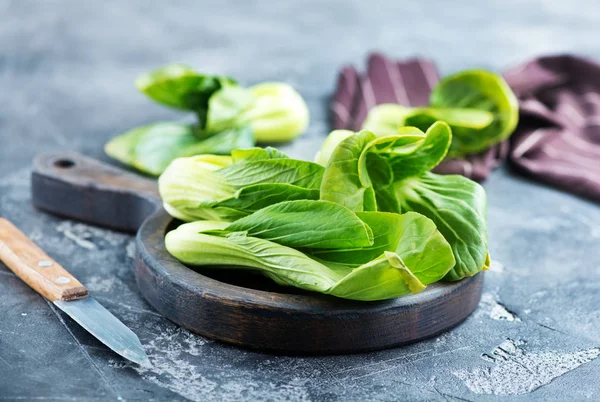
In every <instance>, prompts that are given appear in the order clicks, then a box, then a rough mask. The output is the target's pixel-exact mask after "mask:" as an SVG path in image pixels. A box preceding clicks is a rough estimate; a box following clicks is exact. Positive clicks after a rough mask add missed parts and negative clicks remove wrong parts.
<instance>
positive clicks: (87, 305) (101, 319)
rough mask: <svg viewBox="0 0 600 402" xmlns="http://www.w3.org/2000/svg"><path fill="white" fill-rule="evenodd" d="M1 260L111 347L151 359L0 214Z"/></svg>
mask: <svg viewBox="0 0 600 402" xmlns="http://www.w3.org/2000/svg"><path fill="white" fill-rule="evenodd" d="M0 260H1V261H2V262H4V263H5V264H6V266H7V267H8V268H9V269H10V270H11V271H13V272H14V273H15V275H17V276H18V277H19V278H21V280H23V281H24V282H25V283H27V284H28V285H29V286H30V287H31V288H32V289H33V290H35V291H36V292H38V293H39V294H41V295H42V296H44V297H45V298H46V299H48V300H49V301H51V302H52V303H54V305H56V306H57V307H58V308H59V309H61V310H62V311H64V312H65V313H66V314H67V315H69V316H70V317H71V318H72V319H73V320H75V321H76V322H77V323H78V324H79V325H81V326H82V327H83V328H85V329H86V330H87V331H88V332H89V333H91V334H92V335H94V336H95V337H96V338H98V340H100V341H101V342H102V343H104V344H105V345H106V346H108V347H109V348H110V349H112V350H113V351H115V352H116V353H118V354H119V355H121V356H123V357H124V358H126V359H128V360H131V361H132V362H135V363H137V364H140V365H150V360H149V359H148V356H147V355H146V353H145V352H144V348H143V347H142V344H141V342H140V340H139V338H138V337H137V335H136V334H135V333H134V332H133V331H131V330H130V329H129V328H127V326H126V325H125V324H123V323H122V322H121V321H119V319H118V318H117V317H115V316H114V315H112V314H111V313H110V312H109V311H108V310H106V309H105V308H104V307H103V306H102V305H101V304H100V303H98V302H97V301H96V300H95V299H93V298H92V297H91V296H89V294H88V291H87V289H86V288H85V287H84V286H83V285H82V284H81V283H80V282H79V281H78V280H77V279H75V277H74V276H73V275H71V274H70V273H69V272H68V271H67V270H66V269H64V268H63V267H62V266H60V265H59V264H58V263H57V262H56V261H54V260H53V259H52V258H50V257H49V256H48V255H47V254H46V253H45V252H44V251H43V250H42V249H41V248H39V247H38V246H37V245H36V244H35V243H34V242H33V241H31V239H29V238H28V237H27V236H26V235H25V234H24V233H23V232H21V231H20V230H19V229H18V228H17V227H16V226H15V225H13V224H12V223H11V222H9V221H8V220H7V219H4V218H0Z"/></svg>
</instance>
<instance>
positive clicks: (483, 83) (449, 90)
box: [363, 70, 518, 158]
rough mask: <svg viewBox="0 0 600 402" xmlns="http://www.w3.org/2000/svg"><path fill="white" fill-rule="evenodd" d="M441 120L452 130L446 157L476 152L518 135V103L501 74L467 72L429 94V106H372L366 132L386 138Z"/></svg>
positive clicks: (444, 81) (422, 128) (454, 76)
mask: <svg viewBox="0 0 600 402" xmlns="http://www.w3.org/2000/svg"><path fill="white" fill-rule="evenodd" d="M440 120H441V121H445V122H447V123H448V124H449V125H450V127H451V129H452V137H453V139H452V144H451V146H450V149H449V152H448V157H450V158H455V157H460V156H464V155H467V154H472V153H478V152H481V151H483V150H485V149H487V148H489V147H490V146H492V145H494V144H496V143H498V142H501V141H502V140H504V139H506V138H507V137H508V136H510V134H511V133H512V132H513V131H514V129H515V128H516V125H517V121H518V102H517V99H516V97H515V95H514V94H513V93H512V91H511V89H510V88H509V87H508V85H507V84H506V82H505V81H504V80H503V78H502V77H501V76H499V75H497V74H494V73H491V72H488V71H484V70H469V71H464V72H461V73H458V74H454V75H451V76H449V77H446V78H444V79H443V80H441V81H440V82H439V83H438V85H437V86H436V87H435V88H434V89H433V91H432V93H431V99H430V104H429V106H428V107H418V108H410V107H405V106H401V105H395V104H382V105H378V106H376V107H374V108H372V109H371V110H370V111H369V113H368V115H367V118H366V119H365V122H364V123H363V129H366V130H370V131H372V132H374V133H375V134H377V135H378V136H388V135H395V134H398V129H399V128H400V127H404V126H413V127H417V128H419V129H421V130H423V131H426V130H427V129H428V128H429V127H430V126H431V125H432V124H433V123H435V122H436V121H440Z"/></svg>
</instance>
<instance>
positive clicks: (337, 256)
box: [309, 212, 455, 285]
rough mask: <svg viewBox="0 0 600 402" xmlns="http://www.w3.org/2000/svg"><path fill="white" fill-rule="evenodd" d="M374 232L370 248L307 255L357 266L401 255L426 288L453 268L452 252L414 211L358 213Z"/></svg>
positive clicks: (439, 234)
mask: <svg viewBox="0 0 600 402" xmlns="http://www.w3.org/2000/svg"><path fill="white" fill-rule="evenodd" d="M356 214H357V215H358V217H359V218H360V219H361V220H362V221H363V222H365V223H366V224H367V225H368V226H369V227H370V228H371V230H372V231H373V236H374V241H373V244H372V245H370V246H366V247H362V248H353V249H343V248H338V249H335V250H310V251H309V254H310V255H312V256H314V257H315V258H317V259H319V260H322V261H324V262H335V263H341V264H345V265H349V266H358V265H361V264H366V263H368V262H369V261H372V260H374V259H376V258H378V257H379V256H381V255H382V254H384V253H385V252H386V251H390V252H395V253H396V254H398V255H400V256H402V260H403V261H404V263H405V264H406V265H407V266H408V267H410V270H411V272H412V273H413V274H414V275H415V276H416V277H417V278H418V279H419V281H421V282H422V283H423V284H425V285H427V284H430V283H434V282H437V281H439V280H440V279H442V278H443V277H444V276H445V275H446V274H447V273H448V271H449V270H450V269H451V268H452V267H453V266H454V263H455V260H454V256H453V254H452V249H451V247H450V245H449V244H448V242H447V241H446V239H445V238H444V236H442V234H441V233H440V232H439V231H438V230H437V228H436V225H435V224H434V223H433V221H432V220H431V219H429V218H427V217H425V216H423V215H421V214H418V213H416V212H407V213H405V214H402V215H400V214H396V213H389V212H357V213H356Z"/></svg>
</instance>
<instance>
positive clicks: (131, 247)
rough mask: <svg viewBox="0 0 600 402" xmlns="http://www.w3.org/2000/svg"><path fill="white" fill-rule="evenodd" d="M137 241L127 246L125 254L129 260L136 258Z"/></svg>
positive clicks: (131, 241)
mask: <svg viewBox="0 0 600 402" xmlns="http://www.w3.org/2000/svg"><path fill="white" fill-rule="evenodd" d="M135 251H136V249H135V239H132V240H130V241H129V242H127V246H126V247H125V253H126V255H127V257H128V258H132V259H133V258H135Z"/></svg>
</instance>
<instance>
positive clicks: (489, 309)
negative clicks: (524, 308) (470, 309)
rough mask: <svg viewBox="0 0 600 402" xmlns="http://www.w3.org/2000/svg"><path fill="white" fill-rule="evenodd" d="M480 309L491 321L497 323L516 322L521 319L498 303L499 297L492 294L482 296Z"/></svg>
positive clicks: (486, 293)
mask: <svg viewBox="0 0 600 402" xmlns="http://www.w3.org/2000/svg"><path fill="white" fill-rule="evenodd" d="M479 308H480V309H482V310H483V311H484V312H485V313H486V314H487V315H488V316H489V317H490V318H491V319H493V320H496V321H516V322H520V321H521V319H520V318H519V317H518V316H517V315H516V314H515V313H513V312H512V311H509V310H508V309H507V308H506V307H505V306H504V305H503V304H502V303H500V302H499V301H498V295H496V294H495V293H492V292H485V293H484V294H483V295H482V296H481V304H480V307H479Z"/></svg>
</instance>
